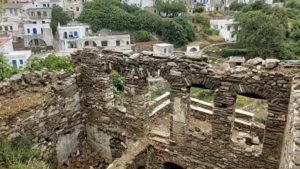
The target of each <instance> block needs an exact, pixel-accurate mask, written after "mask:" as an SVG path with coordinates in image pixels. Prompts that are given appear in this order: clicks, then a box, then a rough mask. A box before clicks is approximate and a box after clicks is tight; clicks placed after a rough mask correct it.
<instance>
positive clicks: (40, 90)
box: [0, 72, 84, 164]
mask: <svg viewBox="0 0 300 169" xmlns="http://www.w3.org/2000/svg"><path fill="white" fill-rule="evenodd" d="M76 76H77V75H76V74H73V75H71V74H68V73H57V74H54V73H47V72H37V73H23V74H18V75H15V76H13V77H12V78H11V79H10V80H9V81H6V82H2V83H0V105H1V110H0V135H2V136H4V137H7V138H9V139H11V138H13V137H17V136H20V135H21V136H28V137H30V138H32V140H33V142H34V143H35V146H36V148H38V149H39V150H41V151H42V154H43V156H44V157H45V158H54V159H53V160H54V161H58V163H59V164H61V163H63V162H64V161H66V160H67V158H68V156H69V155H70V154H71V153H72V152H76V151H77V148H78V147H77V145H78V137H79V135H81V133H82V132H83V131H84V128H83V127H84V114H82V113H81V112H80V97H79V89H78V87H77V84H76ZM56 159H57V160H56Z"/></svg>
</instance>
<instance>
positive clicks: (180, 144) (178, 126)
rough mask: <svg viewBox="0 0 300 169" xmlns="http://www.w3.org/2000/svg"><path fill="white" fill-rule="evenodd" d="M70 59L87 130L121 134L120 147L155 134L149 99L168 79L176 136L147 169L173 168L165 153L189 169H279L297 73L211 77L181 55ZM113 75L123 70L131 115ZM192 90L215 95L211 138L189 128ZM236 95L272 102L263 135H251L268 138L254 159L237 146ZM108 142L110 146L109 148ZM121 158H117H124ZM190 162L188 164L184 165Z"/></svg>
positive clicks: (88, 53) (164, 142)
mask: <svg viewBox="0 0 300 169" xmlns="http://www.w3.org/2000/svg"><path fill="white" fill-rule="evenodd" d="M72 57H73V59H74V61H75V63H76V65H77V66H78V71H79V72H80V73H81V75H80V76H79V78H78V79H79V80H78V82H79V86H80V88H81V89H82V97H83V98H84V99H83V100H82V105H83V109H82V110H83V111H84V113H86V114H87V115H88V119H89V120H88V123H89V125H91V126H96V128H97V131H100V133H105V134H106V135H107V137H109V138H110V137H111V136H113V135H116V134H117V135H118V136H114V137H116V138H118V139H119V141H117V142H116V141H114V142H115V143H117V144H119V143H121V142H124V138H130V139H131V140H139V139H140V138H145V137H147V132H145V131H148V129H147V127H149V126H150V125H149V124H148V122H150V123H151V122H152V121H153V119H151V120H149V112H151V110H149V108H150V107H151V106H148V104H147V102H148V100H147V98H146V97H144V96H145V94H146V93H147V92H148V91H147V90H148V89H147V84H148V81H147V78H149V77H150V78H159V77H162V78H163V79H165V80H167V81H168V83H169V84H170V92H171V94H170V102H171V104H170V110H168V111H166V113H167V114H169V115H171V119H170V121H165V123H168V122H170V125H165V126H170V127H169V128H168V130H169V131H170V135H166V137H167V138H159V139H158V140H159V141H157V140H156V141H154V142H155V143H153V144H155V145H156V147H155V149H157V152H158V156H157V158H156V157H153V158H154V159H156V160H154V161H152V163H151V164H150V163H149V165H148V166H147V167H150V168H151V167H153V168H159V167H161V165H162V164H161V162H159V161H167V160H168V158H167V157H164V158H159V157H162V156H163V155H159V154H164V153H163V152H164V151H166V152H167V153H168V154H170V153H174V154H178V155H177V156H176V155H174V157H172V158H174V159H169V160H171V161H179V162H180V163H181V166H184V168H187V167H188V166H189V163H190V162H191V161H193V163H195V164H194V165H193V166H192V167H191V168H194V167H195V166H197V167H200V168H201V167H202V168H230V169H231V168H265V169H274V168H278V167H279V161H280V157H281V154H282V143H283V138H284V132H285V126H286V121H287V115H288V105H289V98H290V89H291V84H292V77H293V73H287V74H285V73H284V71H285V70H284V71H283V69H281V68H280V67H279V68H274V69H265V68H262V67H258V66H257V67H256V66H254V65H249V66H248V67H245V68H244V69H241V70H238V71H231V70H230V71H221V72H220V71H215V70H213V69H212V68H211V67H210V65H208V64H207V63H206V59H205V58H199V59H196V58H187V57H185V56H180V55H177V56H174V57H155V56H153V55H152V53H151V52H143V53H135V54H130V55H128V54H123V53H115V52H110V51H97V50H84V51H80V52H78V53H75V54H74V55H73V56H72ZM112 70H117V71H118V72H120V73H121V74H122V75H123V76H124V77H125V80H126V82H125V88H126V90H125V97H127V98H125V99H126V100H127V102H128V103H129V104H128V105H127V107H126V111H119V110H118V109H117V108H116V107H115V106H114V103H115V98H114V96H113V90H112V80H111V75H110V74H111V71H112ZM191 87H201V88H206V89H211V90H214V91H215V99H214V103H213V114H212V115H211V116H209V118H207V117H206V116H205V117H204V118H201V114H200V115H198V116H199V117H200V118H199V117H198V118H199V119H208V122H209V123H210V124H211V126H212V127H211V130H212V132H211V134H210V135H201V131H199V130H197V129H195V128H193V126H191V125H192V123H190V122H191V121H193V120H194V118H195V117H194V116H193V115H192V113H191V111H190V88H191ZM237 95H243V96H248V97H252V98H258V99H264V100H266V101H267V102H268V118H267V122H266V124H265V131H264V132H262V131H260V130H256V129H253V130H251V129H249V130H251V131H250V132H254V135H255V134H256V135H259V136H260V138H262V139H261V141H262V151H261V153H257V152H254V151H252V149H253V148H252V145H245V146H240V145H237V144H236V143H235V142H233V141H232V140H231V136H232V129H234V128H235V127H234V125H235V122H234V119H235V102H236V97H237ZM137 105H138V106H137ZM157 117H161V116H157ZM152 118H153V117H152ZM162 123H164V122H162ZM255 132H258V133H255ZM262 133H264V134H262ZM200 135H201V136H200ZM105 142H107V144H108V141H105ZM125 145H126V144H125ZM124 147H126V146H124ZM120 149H121V148H120ZM121 150H122V149H121ZM112 151H115V150H114V148H112V147H110V149H109V150H108V151H107V152H110V155H109V156H112V154H113V153H112ZM122 151H125V149H124V150H122ZM159 152H161V153H159ZM117 154H118V156H119V152H118V153H117ZM125 154H126V153H125ZM115 157H117V156H116V155H115ZM176 158H177V159H176ZM185 158H188V159H189V160H184V159H185ZM161 159H165V160H161Z"/></svg>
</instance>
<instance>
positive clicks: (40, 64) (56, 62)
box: [27, 54, 74, 72]
mask: <svg viewBox="0 0 300 169" xmlns="http://www.w3.org/2000/svg"><path fill="white" fill-rule="evenodd" d="M27 69H28V70H30V71H40V70H42V69H47V70H49V71H61V70H65V71H67V72H72V71H73V70H74V64H73V62H72V60H71V59H70V58H69V57H60V56H55V55H53V54H50V55H49V56H48V57H46V58H45V59H34V60H32V61H31V62H29V64H28V66H27Z"/></svg>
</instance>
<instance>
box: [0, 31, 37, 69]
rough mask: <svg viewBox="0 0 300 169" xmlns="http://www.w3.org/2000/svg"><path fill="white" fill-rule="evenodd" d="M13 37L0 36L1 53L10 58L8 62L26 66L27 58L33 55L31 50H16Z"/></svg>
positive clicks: (13, 64) (16, 65) (17, 65)
mask: <svg viewBox="0 0 300 169" xmlns="http://www.w3.org/2000/svg"><path fill="white" fill-rule="evenodd" d="M12 41H13V40H12V38H8V37H6V38H0V53H2V54H4V56H5V57H6V58H7V59H8V62H9V63H10V64H11V65H12V66H15V67H17V68H24V67H26V63H27V60H28V59H29V57H30V56H31V51H30V50H22V51H14V49H13V44H12Z"/></svg>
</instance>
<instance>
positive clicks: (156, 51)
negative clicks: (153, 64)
mask: <svg viewBox="0 0 300 169" xmlns="http://www.w3.org/2000/svg"><path fill="white" fill-rule="evenodd" d="M173 52H174V46H173V45H172V44H169V43H158V44H155V45H153V55H154V56H160V57H166V56H172V55H173Z"/></svg>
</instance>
